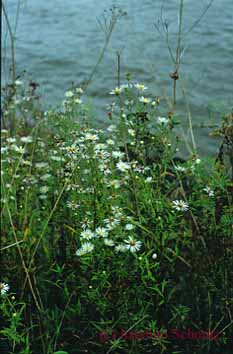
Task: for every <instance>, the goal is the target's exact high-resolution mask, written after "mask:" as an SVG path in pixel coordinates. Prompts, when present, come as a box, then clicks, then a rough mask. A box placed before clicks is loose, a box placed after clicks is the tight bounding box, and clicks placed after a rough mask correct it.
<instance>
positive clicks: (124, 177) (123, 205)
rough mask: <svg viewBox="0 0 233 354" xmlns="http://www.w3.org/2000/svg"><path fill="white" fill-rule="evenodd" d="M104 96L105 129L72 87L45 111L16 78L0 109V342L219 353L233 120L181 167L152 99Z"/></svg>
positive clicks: (172, 131) (172, 129) (228, 333)
mask: <svg viewBox="0 0 233 354" xmlns="http://www.w3.org/2000/svg"><path fill="white" fill-rule="evenodd" d="M111 94H113V97H114V100H113V101H112V103H111V104H110V105H109V107H108V117H109V119H110V125H109V126H108V127H107V128H106V129H102V130H101V129H96V128H94V125H93V121H94V119H93V113H92V112H91V111H90V109H89V108H88V106H87V105H86V104H84V103H83V102H82V100H84V99H83V98H82V90H81V89H73V90H71V91H68V92H67V93H66V100H65V102H63V105H62V108H61V109H60V110H58V109H56V110H54V111H52V110H50V111H47V112H43V111H42V110H41V109H40V106H39V104H38V102H37V100H36V94H35V87H34V86H33V85H31V86H30V87H29V90H28V91H25V89H24V88H23V86H21V83H20V82H19V81H17V82H16V85H15V86H14V95H13V96H11V97H10V99H9V97H8V99H6V100H5V101H4V102H3V108H4V111H3V113H4V116H3V124H4V127H2V130H1V154H2V155H1V156H2V160H1V163H2V176H1V201H2V211H1V215H2V221H1V222H2V236H1V279H0V281H1V282H2V283H1V285H0V287H1V288H0V289H1V295H2V296H1V305H0V306H1V312H2V315H1V316H2V320H1V331H0V333H1V338H2V342H1V343H2V344H1V345H2V347H4V346H5V352H6V353H21V354H26V353H27V354H29V353H34V354H41V353H44V354H50V353H55V352H57V353H69V354H79V353H92V354H94V353H106V354H107V353H116V354H120V353H131V354H139V353H148V354H149V353H153V354H156V353H157V354H159V353H169V354H170V353H171V354H181V353H182V354H187V353H197V354H199V353H200V354H201V353H211V354H214V353H224V354H227V353H230V352H231V351H230V350H231V349H232V327H233V289H232V275H233V274H232V265H233V262H232V260H233V254H232V253H233V252H232V245H233V223H232V211H233V200H232V191H233V183H232V170H231V168H232V145H233V141H232V140H233V139H232V136H233V134H232V115H229V116H228V117H225V118H223V122H222V126H221V127H220V128H219V130H218V133H219V134H220V135H222V137H223V140H222V144H221V148H220V151H219V154H218V155H217V156H216V158H210V157H208V156H207V157H204V156H198V155H197V152H195V151H194V152H193V154H191V155H190V156H188V157H187V159H182V158H180V157H177V151H178V149H179V143H180V142H179V140H180V139H179V136H178V134H177V126H179V121H178V118H179V117H176V115H173V114H167V115H166V116H165V117H161V115H162V112H164V110H165V107H164V102H163V100H160V99H159V98H158V97H156V98H149V97H148V96H147V95H146V88H145V87H144V85H141V84H134V83H132V82H131V81H130V80H128V81H127V82H126V84H125V85H123V86H121V87H120V88H116V89H114V90H113V91H112V92H111ZM4 105H5V106H4ZM163 115H164V114H163ZM152 333H153V335H152ZM7 348H8V349H7Z"/></svg>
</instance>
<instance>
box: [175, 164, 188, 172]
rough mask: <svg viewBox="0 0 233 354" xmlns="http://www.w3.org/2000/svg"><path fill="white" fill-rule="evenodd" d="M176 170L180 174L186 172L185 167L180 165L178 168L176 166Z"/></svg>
mask: <svg viewBox="0 0 233 354" xmlns="http://www.w3.org/2000/svg"><path fill="white" fill-rule="evenodd" d="M175 170H176V171H178V172H185V171H186V168H185V167H183V166H180V165H178V166H175Z"/></svg>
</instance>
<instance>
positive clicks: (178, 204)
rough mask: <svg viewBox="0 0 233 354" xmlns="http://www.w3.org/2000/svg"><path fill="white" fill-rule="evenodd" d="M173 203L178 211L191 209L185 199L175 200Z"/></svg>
mask: <svg viewBox="0 0 233 354" xmlns="http://www.w3.org/2000/svg"><path fill="white" fill-rule="evenodd" d="M172 203H173V208H174V209H176V210H178V211H187V210H188V209H189V206H188V204H187V203H185V202H184V201H183V200H174V201H173V202H172Z"/></svg>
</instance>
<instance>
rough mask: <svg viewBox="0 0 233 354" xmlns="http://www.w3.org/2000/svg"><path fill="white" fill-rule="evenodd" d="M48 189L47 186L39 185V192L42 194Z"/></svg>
mask: <svg viewBox="0 0 233 354" xmlns="http://www.w3.org/2000/svg"><path fill="white" fill-rule="evenodd" d="M48 190H49V187H47V186H43V187H40V193H42V194H46V193H47V192H48Z"/></svg>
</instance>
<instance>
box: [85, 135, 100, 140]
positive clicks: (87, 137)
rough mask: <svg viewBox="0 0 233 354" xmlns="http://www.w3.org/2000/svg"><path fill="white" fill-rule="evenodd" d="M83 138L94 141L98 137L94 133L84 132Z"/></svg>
mask: <svg viewBox="0 0 233 354" xmlns="http://www.w3.org/2000/svg"><path fill="white" fill-rule="evenodd" d="M85 139H86V140H90V141H96V140H98V139H99V137H98V135H96V134H91V133H86V135H85Z"/></svg>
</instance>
